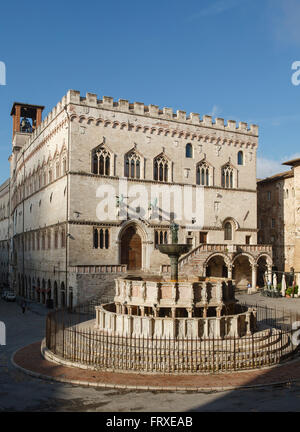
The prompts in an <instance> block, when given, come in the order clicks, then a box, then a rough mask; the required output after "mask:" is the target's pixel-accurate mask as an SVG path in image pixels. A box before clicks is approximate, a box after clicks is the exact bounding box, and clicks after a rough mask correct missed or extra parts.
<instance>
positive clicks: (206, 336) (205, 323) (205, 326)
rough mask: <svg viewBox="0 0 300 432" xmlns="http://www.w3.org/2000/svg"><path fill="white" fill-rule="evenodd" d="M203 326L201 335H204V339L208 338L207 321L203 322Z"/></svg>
mask: <svg viewBox="0 0 300 432" xmlns="http://www.w3.org/2000/svg"><path fill="white" fill-rule="evenodd" d="M203 326H204V329H203V330H204V331H203V333H204V337H205V338H208V336H209V334H208V319H205V320H204V322H203Z"/></svg>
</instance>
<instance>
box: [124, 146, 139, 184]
mask: <svg viewBox="0 0 300 432" xmlns="http://www.w3.org/2000/svg"><path fill="white" fill-rule="evenodd" d="M125 177H129V178H137V179H139V178H141V158H140V156H139V154H138V153H137V152H136V151H135V150H132V151H131V152H129V153H127V155H126V157H125Z"/></svg>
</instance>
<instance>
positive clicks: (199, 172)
mask: <svg viewBox="0 0 300 432" xmlns="http://www.w3.org/2000/svg"><path fill="white" fill-rule="evenodd" d="M196 183H197V185H201V186H209V165H208V164H207V163H206V162H205V161H202V162H200V163H199V164H198V165H197V168H196Z"/></svg>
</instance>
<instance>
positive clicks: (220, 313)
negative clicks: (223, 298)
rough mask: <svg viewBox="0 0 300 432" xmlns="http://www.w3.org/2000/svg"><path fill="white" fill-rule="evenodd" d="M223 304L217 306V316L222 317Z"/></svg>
mask: <svg viewBox="0 0 300 432" xmlns="http://www.w3.org/2000/svg"><path fill="white" fill-rule="evenodd" d="M222 309H223V308H222V306H217V307H216V315H217V318H220V317H221V315H222Z"/></svg>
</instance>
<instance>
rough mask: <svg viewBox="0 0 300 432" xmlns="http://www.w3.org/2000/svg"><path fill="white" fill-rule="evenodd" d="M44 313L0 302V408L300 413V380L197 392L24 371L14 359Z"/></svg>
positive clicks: (37, 336)
mask: <svg viewBox="0 0 300 432" xmlns="http://www.w3.org/2000/svg"><path fill="white" fill-rule="evenodd" d="M249 297H250V296H249ZM251 297H253V296H251ZM46 312H47V311H46V310H45V309H44V308H43V307H42V306H39V305H34V306H32V311H26V313H25V314H24V315H23V314H22V311H21V308H20V307H19V306H18V305H17V304H16V303H6V302H4V301H3V300H0V321H3V322H4V323H5V324H6V327H7V345H6V346H4V347H2V346H0V412H1V411H44V412H45V411H46V412H49V411H69V412H70V411H71V412H72V411H73V412H75V411H105V412H114V411H116V412H130V411H137V412H138V411H140V412H151V411H152V412H153V411H154V412H155V411H160V412H162V411H173V412H183V411H212V412H213V411H234V412H238V411H250V412H251V411H253V412H256V411H273V412H275V411H281V412H283V411H285V412H287V411H300V403H299V402H300V401H299V398H300V384H292V385H284V386H273V387H268V388H265V389H256V390H235V391H227V392H221V393H216V392H206V393H196V394H195V393H189V392H184V391H182V392H179V393H166V392H144V391H125V390H124V391H123V390H107V389H95V388H84V387H77V386H73V385H69V384H61V383H52V382H47V381H43V380H40V379H37V378H32V377H30V376H28V375H24V374H23V373H22V372H20V371H18V370H16V369H15V368H14V367H13V366H12V365H11V364H10V357H11V355H12V353H13V352H14V351H16V350H17V349H19V348H21V347H23V346H25V345H29V344H30V343H33V342H36V341H39V340H41V339H42V337H43V336H44V326H45V324H44V323H45V315H46Z"/></svg>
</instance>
